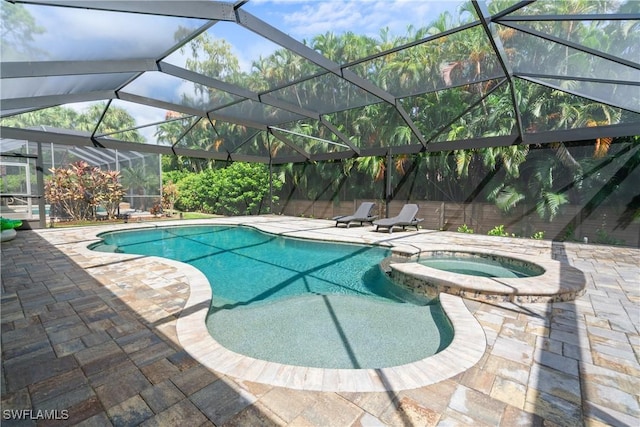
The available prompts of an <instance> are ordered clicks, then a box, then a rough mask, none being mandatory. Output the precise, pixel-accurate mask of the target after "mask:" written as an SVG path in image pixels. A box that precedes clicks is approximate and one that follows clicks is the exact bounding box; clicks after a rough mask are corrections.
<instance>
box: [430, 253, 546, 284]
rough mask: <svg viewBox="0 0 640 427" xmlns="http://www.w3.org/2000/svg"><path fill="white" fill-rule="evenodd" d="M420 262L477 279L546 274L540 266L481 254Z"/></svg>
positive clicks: (444, 257)
mask: <svg viewBox="0 0 640 427" xmlns="http://www.w3.org/2000/svg"><path fill="white" fill-rule="evenodd" d="M419 262H420V264H422V265H425V266H427V267H431V268H435V269H438V270H443V271H448V272H450V273H458V274H465V275H469V276H476V277H495V278H521V277H532V276H539V275H540V274H542V273H543V272H544V271H543V270H542V269H541V268H540V267H538V266H535V265H528V264H527V263H524V262H521V261H518V260H515V259H511V258H505V257H497V256H482V255H479V254H459V255H458V254H455V253H453V254H448V255H434V256H428V257H426V258H422V259H421V260H420V261H419Z"/></svg>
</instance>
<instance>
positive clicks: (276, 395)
mask: <svg viewBox="0 0 640 427" xmlns="http://www.w3.org/2000/svg"><path fill="white" fill-rule="evenodd" d="M214 222H215V223H226V224H235V223H244V224H252V225H255V226H259V227H260V228H261V229H264V230H266V231H270V232H274V233H282V234H286V235H291V236H297V237H314V238H322V239H327V240H342V241H354V242H366V243H380V244H390V245H399V246H402V247H405V248H407V247H409V248H412V247H413V248H416V250H422V249H423V248H425V247H426V248H428V247H430V246H431V245H436V244H438V245H447V244H450V245H452V246H453V245H464V246H465V247H479V248H483V249H485V250H500V251H502V252H508V253H512V254H514V255H515V254H522V255H527V256H533V257H539V258H540V259H555V260H558V261H561V262H562V263H564V264H565V265H567V267H569V266H571V267H575V268H578V269H579V270H581V271H583V272H584V274H585V277H586V282H587V285H586V289H587V291H586V293H585V294H584V295H583V296H580V297H579V298H578V299H576V300H575V301H567V302H560V303H535V304H533V303H528V304H525V303H508V302H494V303H491V302H482V301H472V300H462V299H460V298H458V297H451V298H452V301H453V305H456V303H457V302H458V301H460V303H461V304H464V306H466V310H468V311H469V312H470V313H471V314H472V315H473V317H474V318H475V320H471V323H470V326H469V329H473V324H474V323H479V325H481V328H482V330H481V336H482V335H484V342H483V343H478V342H477V341H482V339H479V338H478V335H477V334H476V335H473V336H472V338H467V339H468V340H472V341H473V342H469V345H470V346H471V347H470V348H478V347H477V346H478V344H481V346H482V348H483V349H484V351H483V352H480V354H479V355H478V356H479V360H477V362H476V361H475V360H473V359H474V357H470V358H468V359H471V360H470V361H467V362H466V363H468V366H465V368H466V369H462V370H458V371H457V372H456V367H460V366H463V365H461V364H460V360H456V358H455V357H453V356H451V357H449V358H447V359H448V360H443V361H442V363H441V364H437V365H435V366H431V365H429V366H427V365H424V366H422V367H421V368H422V369H416V367H413V368H412V369H411V370H410V371H406V372H405V373H399V374H398V375H399V376H398V378H400V379H402V381H404V382H405V384H403V386H401V387H394V386H392V385H389V384H387V386H386V387H383V388H380V389H378V390H377V391H360V390H359V389H357V388H356V389H353V390H350V389H349V388H348V387H342V386H341V384H342V385H344V384H351V385H352V384H353V382H351V380H346V381H345V380H344V378H343V377H340V376H338V377H337V379H336V378H335V377H334V376H332V374H331V373H322V374H323V375H324V374H326V378H324V377H322V381H321V383H322V384H330V383H331V381H336V383H335V384H332V385H331V387H327V388H323V387H319V388H318V389H316V390H305V389H304V388H313V387H305V386H304V383H303V382H300V381H301V380H300V377H299V376H298V375H297V374H296V375H292V372H278V371H277V370H276V371H275V372H276V373H274V371H272V370H271V369H272V368H273V366H271V367H269V366H267V364H265V363H264V362H257V364H256V363H253V364H251V363H249V364H245V363H246V362H247V360H244V361H242V362H241V361H239V360H228V362H227V363H226V364H225V363H222V361H221V360H213V359H207V358H206V357H204V356H202V355H198V354H197V348H198V346H199V348H201V349H204V348H206V347H207V345H210V344H211V342H210V341H206V339H205V340H204V341H198V339H199V338H202V337H201V336H200V335H199V334H200V333H201V331H200V330H199V329H198V328H197V327H196V326H194V325H193V324H190V323H188V322H191V321H192V320H190V319H195V318H197V317H200V316H201V315H202V313H203V312H205V313H206V309H207V307H208V304H207V301H208V296H207V294H206V293H207V290H206V289H202V288H201V287H199V286H198V283H201V280H202V278H201V277H200V276H201V275H199V273H198V272H197V271H194V270H193V269H192V268H186V267H184V266H183V265H182V264H178V263H175V262H167V261H166V260H161V259H158V258H153V257H141V256H131V255H124V254H103V253H97V252H92V251H89V250H88V249H87V248H86V246H87V245H88V244H89V243H91V242H93V241H95V236H96V234H97V233H99V232H102V231H106V230H112V229H114V228H118V229H120V228H135V227H139V226H154V224H153V223H143V224H127V225H121V226H117V227H113V226H109V227H88V228H75V229H54V230H39V231H20V232H19V235H18V238H17V239H15V240H13V241H10V242H4V243H3V244H2V265H1V267H2V295H1V298H2V301H1V303H2V305H1V312H0V319H1V323H2V378H1V381H2V382H1V385H2V417H3V418H2V425H3V426H4V425H7V426H9V425H56V424H57V425H76V424H79V425H87V426H89V425H98V426H104V425H115V426H119V425H147V426H151V425H158V426H168V425H189V426H192V425H193V426H196V425H216V426H220V425H238V426H244V425H250V426H253V425H305V426H351V425H353V426H369V425H397V426H423V425H489V426H491V425H504V426H516V425H526V426H530V425H542V424H545V423H551V424H557V425H581V424H586V425H621V426H622V425H631V426H634V425H638V424H640V404H639V401H640V364H639V356H640V339H639V330H640V270H639V265H640V250H638V249H632V248H617V247H606V246H596V245H582V244H571V243H557V242H547V241H534V240H524V239H510V238H497V237H489V236H480V235H468V234H461V233H448V232H437V231H429V230H422V231H420V232H417V233H416V232H413V231H411V232H398V233H393V234H391V235H389V234H387V233H375V232H373V231H372V230H373V227H366V226H365V227H352V228H349V229H345V228H340V229H338V228H335V227H334V222H333V221H324V220H309V219H301V218H290V217H278V216H264V217H263V216H261V217H238V218H220V219H216V220H207V221H189V223H214ZM186 223H188V222H187V221H181V222H180V224H186ZM162 225H168V223H166V222H163V223H162ZM560 271H561V273H562V269H561V270H560ZM560 279H562V274H560ZM209 292H210V291H209ZM463 311H464V310H463ZM450 314H451V313H450ZM462 315H463V316H464V313H462ZM453 316H457V314H453ZM454 323H455V322H454ZM459 329H467V328H466V327H465V328H459ZM456 332H458V331H456ZM460 332H461V331H460ZM205 338H206V337H205ZM474 345H475V346H476V347H473V346H474ZM205 353H206V352H205ZM217 353H219V352H217ZM203 357H204V358H203ZM260 363H261V365H260ZM425 363H427V362H425ZM216 364H219V365H217V366H216ZM283 366H284V365H283ZM282 369H285V370H286V368H282ZM247 372H249V373H251V372H253V374H250V375H255V377H253V378H252V377H250V376H249V377H248V376H247V374H246V373H247ZM234 374H235V375H234ZM281 374H282V375H281ZM315 374H317V372H314V375H315ZM285 375H288V378H289V380H287V381H288V382H285V383H282V382H281V381H282V378H284V376H285ZM422 376H424V377H425V378H432V379H433V380H432V381H428V382H424V383H422V384H415V382H416V378H420V377H422ZM309 377H310V378H311V377H312V376H309ZM247 378H249V379H247ZM279 381H280V382H279ZM314 381H319V380H318V377H316V378H315V380H314ZM392 382H393V381H392ZM274 384H277V385H274ZM426 384H428V385H426ZM283 385H284V386H283ZM414 386H415V387H414ZM292 387H294V388H292ZM323 390H332V391H323ZM354 390H355V391H354ZM53 416H55V417H57V418H65V419H58V420H49V419H46V418H50V417H53ZM18 418H22V420H19V419H18ZM25 418H26V419H25ZM36 418H39V419H36Z"/></svg>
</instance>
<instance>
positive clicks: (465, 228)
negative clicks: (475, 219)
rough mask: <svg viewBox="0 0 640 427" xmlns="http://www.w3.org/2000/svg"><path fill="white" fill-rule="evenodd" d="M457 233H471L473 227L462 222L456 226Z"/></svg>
mask: <svg viewBox="0 0 640 427" xmlns="http://www.w3.org/2000/svg"><path fill="white" fill-rule="evenodd" d="M458 233H468V234H473V228H469V227H468V226H467V224H462V225H461V226H460V227H458Z"/></svg>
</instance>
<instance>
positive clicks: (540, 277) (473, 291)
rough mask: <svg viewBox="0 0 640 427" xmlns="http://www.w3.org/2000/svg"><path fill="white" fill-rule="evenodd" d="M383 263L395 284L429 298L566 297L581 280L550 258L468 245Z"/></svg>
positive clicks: (523, 299) (574, 294) (577, 288)
mask: <svg viewBox="0 0 640 427" xmlns="http://www.w3.org/2000/svg"><path fill="white" fill-rule="evenodd" d="M385 264H388V268H387V271H388V272H389V275H390V276H391V279H392V280H393V281H394V282H395V283H397V284H399V285H401V286H403V287H405V288H407V289H409V290H411V291H412V292H415V293H416V294H420V295H428V296H432V297H433V296H436V295H438V294H439V293H441V292H444V293H448V294H453V295H458V296H461V297H464V298H470V299H476V300H481V301H512V302H519V303H525V302H554V301H569V300H573V299H575V298H577V297H579V296H580V295H582V294H583V293H584V292H585V291H584V287H585V284H586V280H585V277H584V274H583V273H582V272H581V271H580V270H578V269H576V268H574V267H572V266H570V265H568V264H563V263H561V262H559V261H556V260H552V259H543V258H540V257H537V258H536V257H531V256H526V255H521V254H510V253H506V252H499V251H486V250H483V249H477V250H476V249H471V248H468V247H447V248H439V247H434V248H433V249H432V250H429V251H422V252H420V253H419V254H417V255H414V256H413V257H411V258H409V259H406V258H405V259H402V258H400V257H398V258H394V257H393V256H392V257H391V258H390V259H387V260H386V262H385Z"/></svg>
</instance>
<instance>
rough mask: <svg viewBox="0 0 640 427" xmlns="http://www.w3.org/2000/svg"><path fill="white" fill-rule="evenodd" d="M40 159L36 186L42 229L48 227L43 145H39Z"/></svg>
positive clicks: (37, 161) (37, 167) (37, 162)
mask: <svg viewBox="0 0 640 427" xmlns="http://www.w3.org/2000/svg"><path fill="white" fill-rule="evenodd" d="M37 147H38V157H36V185H37V187H38V196H39V197H38V217H39V218H38V219H39V226H40V228H46V227H47V213H46V212H45V209H46V208H45V200H44V166H43V164H42V143H41V142H38V143H37Z"/></svg>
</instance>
